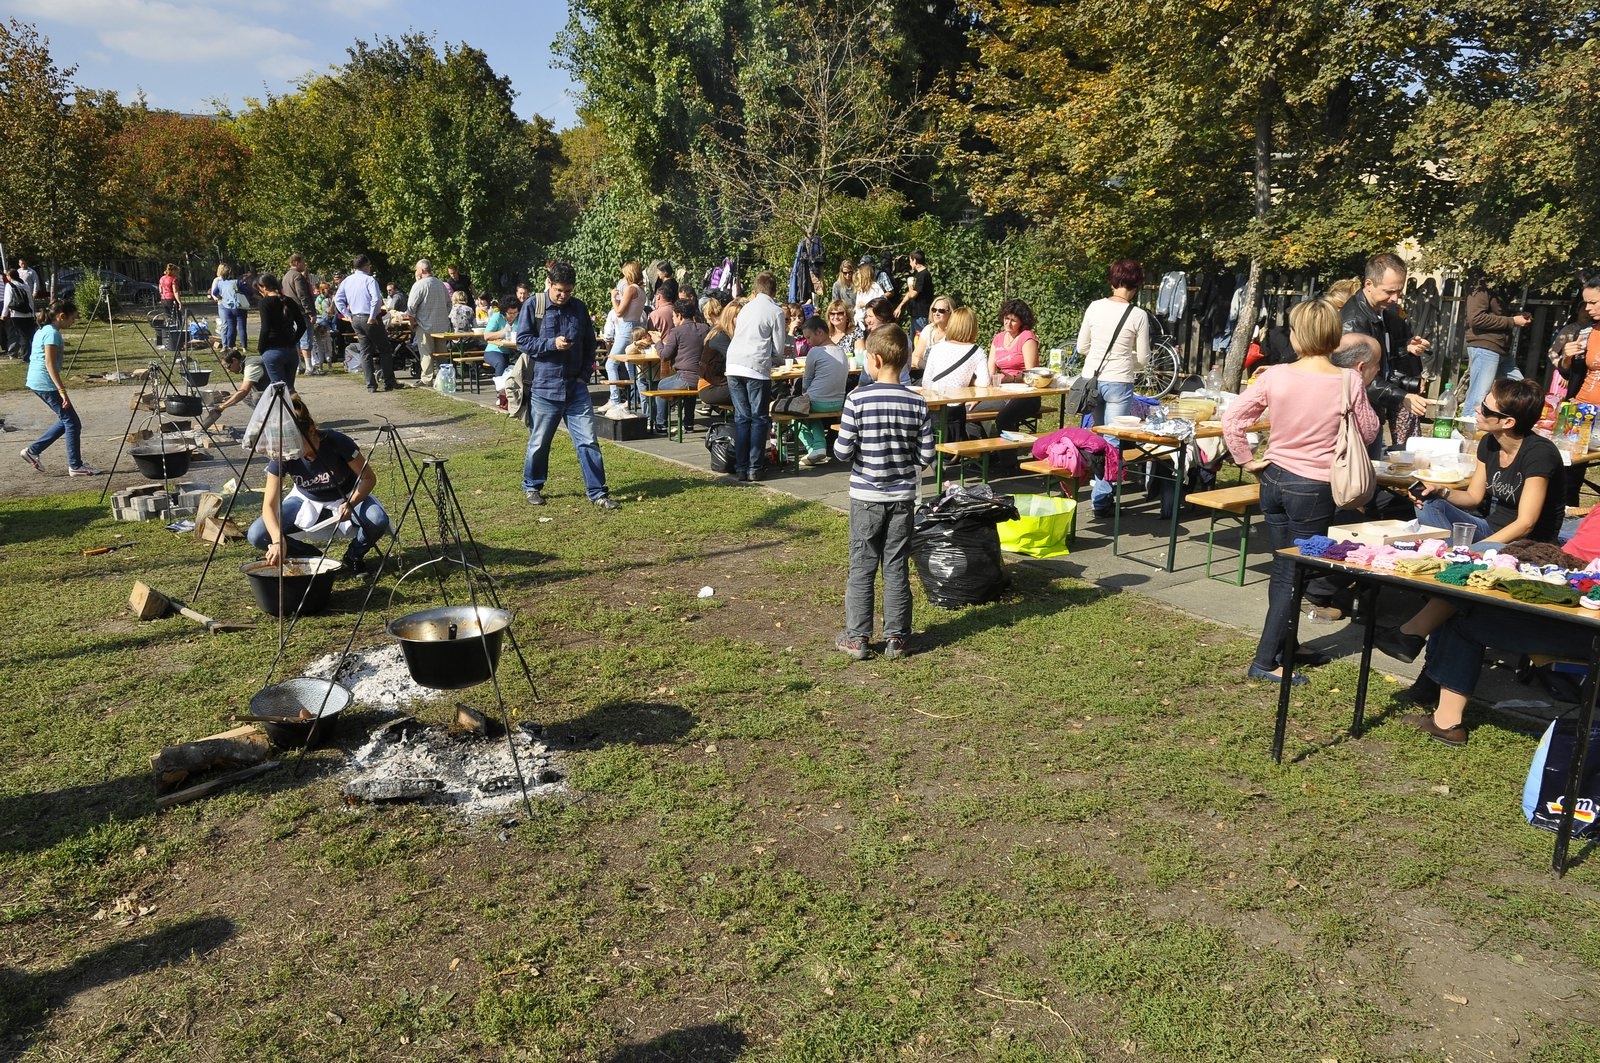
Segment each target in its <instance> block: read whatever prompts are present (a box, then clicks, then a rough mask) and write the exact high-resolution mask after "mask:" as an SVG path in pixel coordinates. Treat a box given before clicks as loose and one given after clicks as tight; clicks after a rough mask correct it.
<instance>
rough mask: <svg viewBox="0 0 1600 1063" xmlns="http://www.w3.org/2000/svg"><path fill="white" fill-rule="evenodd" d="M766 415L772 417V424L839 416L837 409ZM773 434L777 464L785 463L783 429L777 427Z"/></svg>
mask: <svg viewBox="0 0 1600 1063" xmlns="http://www.w3.org/2000/svg"><path fill="white" fill-rule="evenodd" d="M768 416H769V417H770V418H771V419H772V423H773V424H775V425H786V424H794V423H795V422H796V421H832V420H833V419H834V418H835V417H838V416H839V411H838V410H830V411H829V412H827V413H771V414H768ZM774 434H775V435H776V436H777V437H778V464H779V465H787V464H788V461H789V459H788V455H787V454H786V453H785V452H784V451H785V447H784V445H783V429H782V428H779V429H778V430H777V432H776V433H774Z"/></svg>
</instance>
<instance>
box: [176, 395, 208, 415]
mask: <svg viewBox="0 0 1600 1063" xmlns="http://www.w3.org/2000/svg"><path fill="white" fill-rule="evenodd" d="M204 408H205V406H204V404H203V403H202V402H201V401H200V396H198V395H168V396H167V412H168V413H170V414H171V415H172V416H174V417H199V416H200V411H201V410H202V409H204Z"/></svg>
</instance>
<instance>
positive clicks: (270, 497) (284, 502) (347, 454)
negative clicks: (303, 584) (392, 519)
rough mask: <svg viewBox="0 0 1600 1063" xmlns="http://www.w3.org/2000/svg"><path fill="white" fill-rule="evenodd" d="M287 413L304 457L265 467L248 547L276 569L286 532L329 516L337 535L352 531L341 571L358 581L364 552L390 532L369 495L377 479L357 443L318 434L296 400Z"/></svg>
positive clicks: (384, 515) (336, 435) (303, 549)
mask: <svg viewBox="0 0 1600 1063" xmlns="http://www.w3.org/2000/svg"><path fill="white" fill-rule="evenodd" d="M289 408H290V410H291V411H292V413H293V416H294V423H295V427H297V428H298V429H300V434H301V436H303V437H304V438H305V442H306V447H305V451H304V452H303V453H302V454H301V456H300V457H298V458H295V459H293V460H291V461H285V462H277V461H273V462H269V463H268V464H267V483H266V486H265V487H264V488H263V489H262V499H261V516H260V517H258V518H256V521H255V523H254V524H251V525H250V530H249V532H247V533H246V538H248V539H249V540H250V545H251V546H254V547H255V548H256V549H257V550H262V551H265V553H266V560H267V561H268V563H270V564H274V565H276V564H279V563H281V562H282V561H283V558H284V554H285V552H286V551H285V549H284V529H285V528H288V529H289V530H290V532H291V533H292V532H293V530H294V529H296V528H310V527H313V526H315V525H317V524H320V523H322V522H323V521H324V520H326V519H327V518H328V517H330V516H337V517H338V521H339V525H340V530H341V531H342V530H345V526H346V525H352V526H353V528H354V532H355V535H354V538H353V539H352V540H351V542H350V547H349V549H347V550H346V551H345V553H344V558H343V562H344V567H345V571H346V572H349V573H352V574H355V575H360V574H362V573H363V572H365V571H366V562H365V560H364V558H365V557H366V556H367V552H368V551H370V550H371V549H372V548H373V547H374V546H376V545H377V544H378V541H379V540H380V539H382V538H383V536H384V534H385V533H387V532H388V530H389V514H388V513H387V512H385V511H384V508H383V506H382V505H381V504H379V502H378V500H377V499H375V498H373V497H372V489H373V487H375V486H376V485H377V483H378V477H377V474H376V473H374V472H373V471H372V467H371V466H370V465H368V464H367V460H366V458H364V457H362V455H361V448H360V447H358V446H356V441H355V440H353V439H351V438H350V437H349V436H347V435H345V434H344V433H343V432H335V431H333V430H331V429H329V430H321V429H319V428H317V422H316V421H315V420H313V419H312V417H311V413H310V411H309V410H307V409H306V405H305V403H304V402H303V401H302V400H301V398H300V396H298V395H291V396H290V397H289ZM285 473H287V474H288V475H289V477H290V478H291V479H292V480H293V481H294V486H293V489H292V490H290V491H289V493H288V494H287V495H285V494H284V493H283V478H284V474H285ZM297 546H298V544H297V543H290V544H289V549H288V551H287V553H289V554H290V555H291V556H292V555H293V554H294V553H296V547H297ZM299 552H301V553H304V554H315V553H317V551H316V550H314V549H311V548H309V547H306V546H300V547H299Z"/></svg>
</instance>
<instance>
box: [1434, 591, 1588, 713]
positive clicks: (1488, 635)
mask: <svg viewBox="0 0 1600 1063" xmlns="http://www.w3.org/2000/svg"><path fill="white" fill-rule="evenodd" d="M1590 638H1591V636H1590V634H1589V632H1588V631H1586V630H1584V629H1583V628H1581V627H1579V626H1577V625H1575V624H1564V623H1561V622H1559V621H1556V620H1545V619H1543V618H1541V617H1536V616H1525V615H1522V614H1520V613H1508V612H1503V611H1502V610H1499V609H1495V608H1493V607H1488V606H1474V607H1472V608H1470V609H1467V608H1464V609H1462V611H1461V612H1459V613H1457V614H1456V615H1455V616H1452V617H1451V618H1450V619H1449V620H1448V621H1446V622H1445V624H1444V626H1443V627H1441V628H1439V630H1437V631H1435V632H1434V633H1433V635H1432V636H1431V637H1430V638H1429V639H1428V656H1427V658H1426V660H1425V664H1424V665H1423V672H1424V673H1425V674H1426V675H1427V677H1428V678H1429V679H1431V680H1433V681H1434V682H1435V683H1438V684H1439V685H1440V686H1441V687H1443V688H1444V689H1446V690H1453V691H1455V692H1456V693H1457V694H1469V695H1470V694H1471V693H1472V692H1473V691H1474V690H1476V689H1477V686H1478V675H1479V673H1480V672H1481V671H1482V670H1483V651H1484V647H1486V646H1493V647H1495V648H1496V649H1501V650H1510V651H1511V652H1513V653H1549V654H1554V655H1555V656H1557V657H1577V658H1584V659H1586V658H1587V657H1588V656H1589V649H1590V645H1589V643H1590Z"/></svg>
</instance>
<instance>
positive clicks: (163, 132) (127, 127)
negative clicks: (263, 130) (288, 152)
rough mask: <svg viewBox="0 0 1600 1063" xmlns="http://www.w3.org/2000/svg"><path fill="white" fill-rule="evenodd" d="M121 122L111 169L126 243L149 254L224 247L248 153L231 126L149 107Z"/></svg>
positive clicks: (157, 255)
mask: <svg viewBox="0 0 1600 1063" xmlns="http://www.w3.org/2000/svg"><path fill="white" fill-rule="evenodd" d="M115 124H116V126H117V132H116V133H115V134H114V135H113V136H112V137H111V139H110V145H109V148H110V150H109V159H108V165H107V171H108V177H109V188H110V192H111V195H112V196H113V197H114V199H115V201H116V204H117V211H116V214H117V219H118V220H119V221H120V223H121V226H122V230H121V232H120V233H119V234H118V241H119V243H120V244H121V247H122V249H123V250H124V251H125V252H126V253H128V254H132V255H136V256H139V257H149V258H161V257H176V256H179V255H182V254H183V253H184V252H190V251H206V252H209V253H210V254H213V255H216V256H218V257H221V256H222V255H224V254H226V253H227V249H228V243H229V241H230V240H231V239H232V238H233V236H234V235H235V232H234V230H235V219H236V218H237V216H238V211H239V205H240V199H241V197H242V195H243V192H244V188H245V182H246V178H247V173H248V167H249V161H250V156H249V152H248V151H247V150H246V148H245V146H244V144H243V143H242V142H241V141H240V139H239V137H238V135H237V133H235V131H234V129H233V127H232V126H231V125H230V124H229V123H227V122H225V121H221V120H218V119H215V118H208V117H204V116H199V115H180V114H174V113H172V112H170V111H152V110H149V109H148V108H146V107H137V108H130V109H128V110H127V112H126V114H125V115H123V116H120V118H119V120H118V121H117V122H116V123H115Z"/></svg>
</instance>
